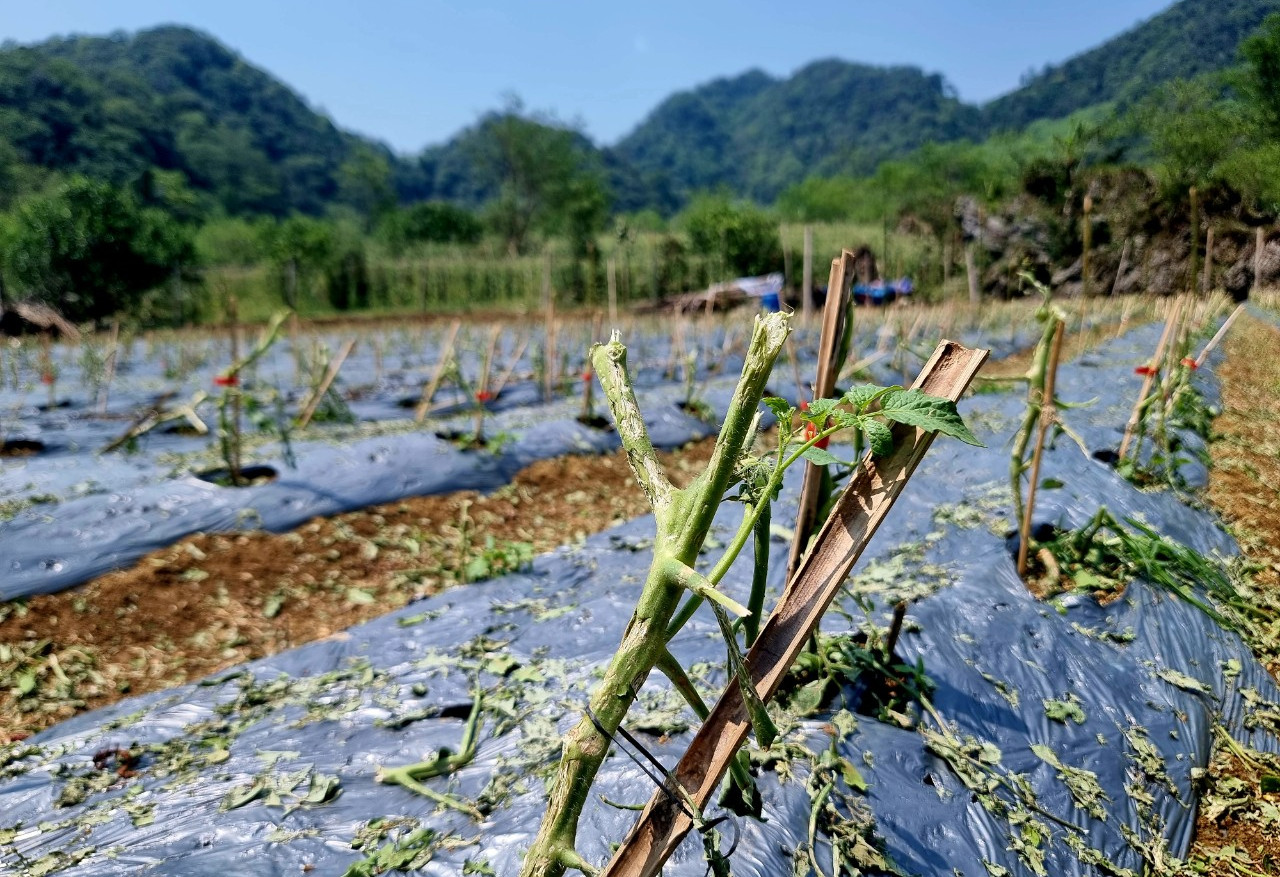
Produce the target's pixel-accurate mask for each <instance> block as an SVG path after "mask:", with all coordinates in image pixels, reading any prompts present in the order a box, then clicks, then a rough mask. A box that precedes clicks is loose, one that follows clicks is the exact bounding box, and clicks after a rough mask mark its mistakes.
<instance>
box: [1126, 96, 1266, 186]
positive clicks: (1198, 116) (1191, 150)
mask: <svg viewBox="0 0 1280 877" xmlns="http://www.w3.org/2000/svg"><path fill="white" fill-rule="evenodd" d="M1136 119H1137V121H1138V124H1139V125H1140V127H1141V130H1142V131H1143V132H1144V133H1145V134H1146V136H1147V139H1148V142H1149V143H1150V147H1151V152H1152V155H1153V157H1154V158H1155V160H1156V171H1157V174H1158V175H1159V177H1160V181H1161V183H1162V185H1163V187H1164V190H1165V194H1166V197H1168V198H1171V199H1175V200H1179V199H1182V198H1184V197H1185V195H1186V192H1187V189H1188V188H1189V187H1191V186H1200V187H1205V186H1208V185H1209V184H1210V183H1211V182H1212V181H1213V180H1214V179H1216V178H1217V176H1218V172H1219V166H1220V163H1221V161H1222V159H1223V158H1224V157H1225V156H1227V155H1228V154H1229V153H1231V152H1233V151H1234V150H1235V149H1236V148H1237V147H1238V146H1239V144H1240V139H1241V136H1242V135H1243V133H1244V128H1243V125H1242V122H1243V119H1242V117H1241V113H1240V108H1239V106H1238V105H1236V104H1233V103H1231V102H1228V101H1225V100H1223V99H1222V92H1221V89H1220V88H1215V87H1213V86H1212V85H1210V84H1209V83H1207V82H1205V81H1204V80H1193V81H1185V80H1180V81H1175V82H1171V83H1169V84H1168V85H1166V86H1163V87H1161V88H1160V89H1158V90H1157V91H1156V93H1155V94H1154V95H1153V96H1152V97H1151V98H1149V99H1148V100H1147V101H1146V102H1145V103H1144V104H1143V105H1142V107H1141V108H1140V109H1139V110H1138V112H1137V114H1136Z"/></svg>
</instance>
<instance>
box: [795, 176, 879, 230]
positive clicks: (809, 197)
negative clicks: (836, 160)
mask: <svg viewBox="0 0 1280 877" xmlns="http://www.w3.org/2000/svg"><path fill="white" fill-rule="evenodd" d="M860 187H861V186H860V183H859V181H858V180H856V179H854V178H853V177H817V176H814V177H806V178H805V180H804V181H803V182H799V183H796V184H795V185H794V186H790V187H788V188H786V189H783V190H782V194H780V195H779V196H778V202H777V204H776V205H775V206H776V208H777V210H778V212H779V213H780V214H782V217H783V218H784V219H787V220H789V221H791V222H838V221H840V220H842V219H848V218H849V217H850V215H851V214H852V213H853V210H854V206H855V205H856V204H857V201H858V190H859V188H860Z"/></svg>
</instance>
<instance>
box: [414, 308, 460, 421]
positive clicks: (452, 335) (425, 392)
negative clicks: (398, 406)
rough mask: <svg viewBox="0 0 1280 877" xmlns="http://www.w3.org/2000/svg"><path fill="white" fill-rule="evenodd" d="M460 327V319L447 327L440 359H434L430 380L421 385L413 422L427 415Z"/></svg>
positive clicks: (451, 353) (442, 377)
mask: <svg viewBox="0 0 1280 877" xmlns="http://www.w3.org/2000/svg"><path fill="white" fill-rule="evenodd" d="M461 328H462V321H461V320H454V321H453V325H451V326H450V327H449V335H448V337H447V338H446V339H445V342H444V347H443V348H442V349H441V351H440V359H439V360H437V361H436V370H435V373H434V374H433V375H432V376H431V380H430V381H429V382H427V384H426V385H424V386H423V388H422V397H421V398H420V399H418V407H417V408H415V409H414V412H413V422H414V423H422V421H423V420H425V419H426V417H427V411H428V409H430V408H431V400H432V399H434V398H435V397H436V391H437V390H439V389H440V382H441V381H443V380H444V375H445V370H446V369H448V367H449V363H450V362H451V361H452V360H453V345H454V342H455V341H457V340H458V330H459V329H461Z"/></svg>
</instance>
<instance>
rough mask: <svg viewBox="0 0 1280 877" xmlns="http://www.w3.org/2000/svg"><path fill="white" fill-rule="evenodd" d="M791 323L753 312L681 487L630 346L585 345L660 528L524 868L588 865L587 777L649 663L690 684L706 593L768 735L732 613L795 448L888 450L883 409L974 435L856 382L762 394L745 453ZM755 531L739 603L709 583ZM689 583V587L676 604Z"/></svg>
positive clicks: (805, 453)
mask: <svg viewBox="0 0 1280 877" xmlns="http://www.w3.org/2000/svg"><path fill="white" fill-rule="evenodd" d="M789 331H790V327H789V317H788V316H787V315H783V314H772V315H769V316H767V317H763V318H757V321H756V325H755V330H754V332H753V336H752V343H751V347H750V349H749V350H748V353H747V358H746V362H745V364H744V366H743V372H742V376H741V378H740V380H739V383H738V387H737V389H736V390H735V392H734V396H733V399H732V401H731V402H730V406H729V410H728V413H727V415H726V417H725V420H724V424H723V427H722V429H721V432H720V435H719V437H718V439H717V441H716V445H715V449H714V450H713V452H712V457H711V460H710V462H709V463H708V465H707V468H706V469H705V470H704V471H703V472H702V474H701V475H699V476H698V477H697V478H696V479H695V480H694V481H693V483H692V484H691V485H690V486H689V487H687V488H685V489H683V490H677V489H675V488H673V487H672V485H671V483H670V482H669V481H668V480H667V478H666V476H665V474H664V473H663V472H662V470H661V467H660V466H659V464H658V461H657V459H656V457H655V456H654V452H653V448H652V445H651V444H650V441H649V437H648V433H647V431H646V429H645V427H644V422H643V420H642V419H641V416H640V412H639V409H638V407H637V405H636V402H635V396H634V393H633V391H632V387H631V382H630V379H629V376H628V374H627V371H626V348H624V347H623V346H622V344H621V343H619V342H618V340H617V335H616V333H615V336H614V340H613V341H611V342H610V343H609V344H608V345H603V346H600V345H597V346H596V347H594V348H593V350H592V361H593V363H594V364H595V366H596V371H597V373H598V374H599V376H600V381H601V384H602V386H603V387H604V389H605V393H606V396H607V398H608V400H609V405H610V409H611V410H612V413H613V415H614V420H615V422H616V424H617V428H618V433H619V436H620V437H621V439H622V443H623V447H624V448H625V449H626V451H627V456H628V460H629V462H630V464H631V467H632V469H633V471H634V472H635V475H636V479H637V481H638V482H639V483H640V486H641V489H642V490H643V491H644V493H645V495H646V496H647V497H648V499H649V502H650V505H651V506H652V507H653V510H654V516H655V518H656V523H657V538H656V539H655V541H654V557H653V561H652V563H651V566H650V568H649V573H648V575H647V577H646V580H645V585H644V588H643V590H642V591H641V594H640V597H639V600H638V603H637V605H636V609H635V611H634V613H633V615H632V617H631V620H630V622H629V623H628V625H627V628H626V630H625V632H624V634H623V639H622V643H621V645H620V647H619V648H618V651H617V653H616V654H615V656H614V658H613V660H612V661H611V662H610V664H609V666H608V668H607V669H606V671H605V674H604V678H603V680H602V682H601V683H600V684H599V686H598V687H597V689H596V690H595V692H594V693H593V694H592V697H591V702H590V709H589V711H588V713H587V718H585V719H583V720H582V721H581V722H579V724H578V725H577V726H576V727H575V728H574V729H573V731H572V732H571V733H570V734H569V736H568V738H567V739H566V742H565V745H564V750H563V756H562V759H561V762H560V766H559V769H558V772H557V775H556V777H555V780H554V781H553V784H552V786H551V790H550V793H549V804H548V809H547V813H546V816H545V817H544V820H543V823H542V826H541V828H540V830H539V832H538V836H537V837H536V838H535V840H534V843H533V845H532V846H531V848H530V849H529V852H528V854H527V856H526V858H525V863H524V868H523V870H522V872H521V873H522V874H523V875H525V877H551V875H554V877H558V875H561V874H563V873H564V872H565V870H566V869H568V868H574V869H577V870H580V871H583V872H584V873H591V866H590V865H589V864H588V863H587V862H586V861H585V860H583V859H582V857H581V856H580V855H579V853H578V852H577V851H576V849H575V847H574V841H575V837H576V835H577V823H578V819H579V817H580V815H581V812H582V808H583V806H584V804H585V802H586V800H587V796H588V793H589V791H590V788H591V784H592V782H593V781H594V777H595V775H596V773H597V771H598V770H599V767H600V764H601V763H602V761H603V760H604V757H605V754H606V753H607V751H608V748H609V744H610V742H611V741H612V738H613V736H614V735H615V733H617V731H618V729H619V727H620V726H621V723H622V720H623V718H624V717H625V716H626V713H627V711H628V709H629V708H630V706H631V704H632V702H633V701H634V699H635V697H636V694H637V692H638V691H639V689H640V687H641V685H643V684H644V682H645V680H646V679H647V678H648V676H649V674H650V672H651V671H652V670H653V669H654V668H655V667H656V668H657V669H659V670H660V671H662V672H664V673H666V674H667V675H668V676H669V677H670V678H671V679H672V682H673V684H674V685H675V687H676V689H677V690H678V691H686V690H687V689H690V688H691V687H692V686H691V685H689V684H688V680H687V678H686V677H685V675H684V673H683V672H682V671H679V670H678V669H676V668H675V667H674V666H673V660H672V659H671V657H670V653H669V651H668V642H669V641H670V639H671V638H672V637H673V636H674V635H675V634H676V633H677V632H678V631H679V630H680V628H681V627H682V626H683V625H684V623H685V622H687V621H688V620H689V618H691V617H692V615H693V612H694V611H696V609H697V608H698V607H699V606H700V605H701V604H702V603H703V602H704V601H705V600H710V601H711V604H712V605H711V608H712V611H713V612H714V614H715V616H716V619H717V622H718V623H719V625H720V627H721V631H722V633H723V635H724V638H725V645H726V648H727V650H728V664H729V670H730V673H731V675H732V676H734V677H735V678H736V679H737V681H738V683H739V685H741V686H743V694H744V698H745V702H746V703H747V705H748V710H749V712H750V715H751V719H752V726H753V727H754V728H755V730H756V733H757V736H758V739H759V740H760V741H761V742H762V744H763V745H768V742H769V741H770V740H771V739H772V736H773V734H774V733H775V732H774V731H773V730H772V723H771V722H770V721H769V718H768V714H767V711H766V710H765V707H764V704H763V703H762V702H761V701H760V698H759V697H758V696H755V695H754V688H752V686H751V685H750V682H749V679H748V678H747V677H746V675H745V671H744V670H743V669H742V667H743V664H742V661H743V658H742V652H741V650H740V648H739V646H738V642H737V639H736V636H737V634H736V632H735V631H734V630H733V626H732V624H731V623H730V620H729V617H728V614H727V613H729V612H732V613H734V614H736V615H739V616H740V617H743V618H745V619H746V620H745V621H744V626H745V627H748V629H758V626H759V624H760V620H761V616H762V615H763V602H764V598H763V592H762V589H763V584H762V583H763V574H762V567H767V556H766V555H764V554H763V551H765V550H767V545H768V540H767V530H768V527H767V520H768V517H767V516H768V514H769V509H770V505H771V502H772V500H773V499H774V497H775V496H776V495H777V493H778V491H779V490H780V489H781V486H782V479H783V475H784V473H785V471H786V469H787V468H788V467H790V466H791V465H793V464H795V463H796V462H797V461H799V460H800V459H802V458H803V459H808V460H810V461H815V462H822V463H826V462H829V461H831V460H834V458H833V457H831V455H830V454H828V453H827V452H826V451H824V450H821V449H820V448H819V447H818V445H819V444H820V443H825V441H826V439H828V438H830V436H832V435H833V434H834V433H836V432H838V431H840V430H843V429H857V430H860V431H863V432H865V433H866V435H867V438H868V441H869V444H870V445H871V447H872V450H873V452H875V453H887V452H888V451H889V450H891V449H892V447H893V443H894V439H893V433H892V430H891V429H890V427H889V426H887V425H886V424H885V423H884V422H882V421H881V418H883V419H884V420H888V421H891V422H899V423H907V424H911V425H914V426H920V427H923V428H926V429H930V430H936V431H942V432H945V433H946V434H948V435H952V436H955V437H957V438H961V439H962V440H964V441H967V442H971V443H974V444H977V443H978V441H977V439H976V438H974V437H973V435H972V433H970V432H969V430H968V428H967V427H965V425H964V423H963V421H962V420H961V419H960V417H959V414H958V413H957V412H956V410H955V405H954V403H953V402H950V401H948V400H946V399H939V398H935V397H932V396H928V395H926V394H924V393H921V392H920V391H918V390H910V391H908V390H903V389H902V388H900V387H855V388H853V389H852V390H850V391H849V392H848V393H846V394H845V395H844V396H843V397H842V398H840V399H824V400H816V401H815V402H814V403H813V404H812V405H811V406H810V409H809V411H807V412H803V413H802V412H799V411H797V410H796V409H795V408H792V407H791V406H790V404H789V403H788V402H786V401H785V400H783V399H765V400H763V401H764V402H765V404H767V405H768V406H769V408H770V409H772V410H773V412H774V413H775V415H776V416H777V419H778V422H779V435H780V442H781V444H780V446H779V448H778V450H777V452H776V453H775V454H774V455H773V459H772V460H771V461H769V460H761V459H757V458H755V457H753V456H751V454H750V447H751V440H752V439H753V437H754V436H755V434H756V430H757V428H758V425H759V416H758V414H757V412H756V407H757V405H758V404H759V403H760V402H761V401H762V400H761V395H762V394H763V391H764V386H765V381H766V380H767V379H768V377H769V373H770V370H771V369H772V367H773V365H774V363H775V361H776V359H777V357H778V354H779V351H780V350H781V348H782V346H783V344H784V342H785V339H786V337H787V333H788V332H789ZM877 406H878V407H877ZM873 408H875V410H874V411H873V410H872V409H873ZM734 482H740V484H741V492H740V494H739V496H738V498H739V499H741V500H742V501H743V502H744V503H745V505H746V513H745V514H744V515H743V520H742V523H741V525H740V527H739V529H738V532H737V534H736V535H735V536H734V537H733V539H732V540H731V541H730V543H729V545H728V547H727V549H726V551H725V554H724V555H723V556H722V557H721V558H720V560H719V562H718V563H716V564H715V566H714V567H713V568H712V570H711V571H710V572H709V573H708V574H707V575H705V576H704V575H702V574H700V573H698V572H697V571H696V570H695V569H694V568H693V564H694V561H695V560H696V559H697V556H698V554H699V552H700V550H701V548H702V546H703V543H704V542H705V540H706V537H707V534H708V532H709V528H710V526H711V522H712V520H713V519H714V517H715V513H716V510H717V507H718V506H719V505H720V503H721V501H722V500H723V498H724V496H725V492H726V491H727V490H728V489H729V487H730V486H731V485H732V484H733V483H734ZM762 523H763V526H762ZM753 535H755V536H757V537H758V538H757V543H756V547H757V554H756V564H755V566H756V573H757V575H756V582H757V583H759V584H758V585H757V586H753V592H754V591H756V590H757V589H759V590H760V591H761V593H760V594H758V595H757V594H755V593H753V596H752V598H751V601H750V602H751V606H749V607H742V606H741V605H739V604H737V603H736V601H733V600H732V599H730V598H728V597H727V596H725V595H723V594H721V593H720V592H719V591H718V590H717V588H716V586H717V585H718V584H719V583H720V581H721V580H722V579H723V577H724V576H725V574H726V573H727V572H728V571H729V569H730V567H731V566H732V565H733V563H734V561H735V560H736V559H737V558H738V556H739V555H740V554H741V552H742V551H743V549H744V548H745V546H746V543H747V541H748V540H749V539H751V538H752V536H753ZM760 536H764V537H766V538H759V537H760ZM686 590H687V591H689V592H690V596H689V598H688V600H687V601H686V602H685V604H684V605H683V606H680V605H679V601H680V599H681V597H682V593H683V592H684V591H686ZM748 690H750V691H751V694H750V695H748V694H747V691H748ZM686 698H687V699H688V700H689V702H690V704H691V705H692V706H693V707H694V709H695V711H699V710H701V709H703V708H704V707H703V706H702V701H701V698H700V697H697V696H696V692H695V693H694V695H692V696H691V695H689V694H686Z"/></svg>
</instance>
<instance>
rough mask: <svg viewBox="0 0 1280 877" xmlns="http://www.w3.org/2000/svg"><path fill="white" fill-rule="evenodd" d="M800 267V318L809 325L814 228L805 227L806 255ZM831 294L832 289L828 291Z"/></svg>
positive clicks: (811, 298) (811, 312)
mask: <svg viewBox="0 0 1280 877" xmlns="http://www.w3.org/2000/svg"><path fill="white" fill-rule="evenodd" d="M803 259H804V261H803V263H802V264H801V267H800V290H801V292H800V308H801V310H800V317H801V319H802V320H804V322H805V325H808V323H809V320H810V319H811V318H812V317H813V226H812V225H806V226H805V227H804V255H803ZM827 291H828V292H830V289H828V290H827Z"/></svg>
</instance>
